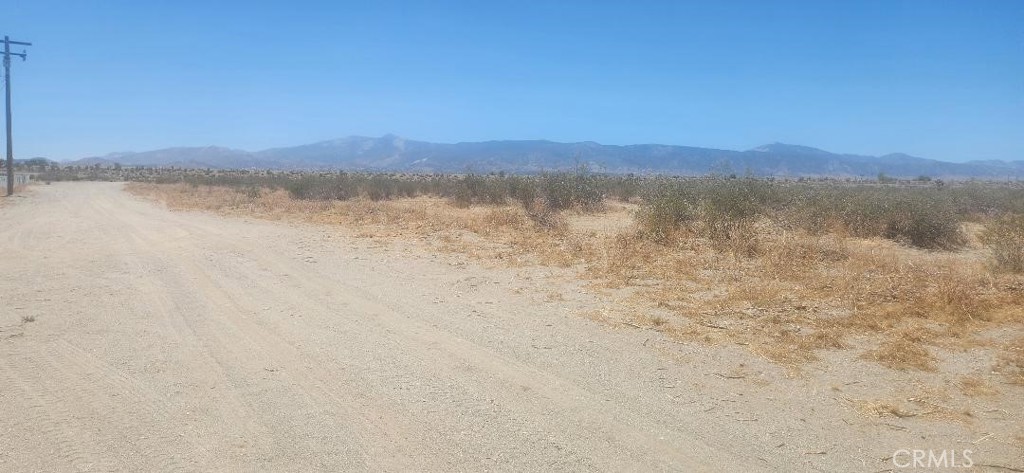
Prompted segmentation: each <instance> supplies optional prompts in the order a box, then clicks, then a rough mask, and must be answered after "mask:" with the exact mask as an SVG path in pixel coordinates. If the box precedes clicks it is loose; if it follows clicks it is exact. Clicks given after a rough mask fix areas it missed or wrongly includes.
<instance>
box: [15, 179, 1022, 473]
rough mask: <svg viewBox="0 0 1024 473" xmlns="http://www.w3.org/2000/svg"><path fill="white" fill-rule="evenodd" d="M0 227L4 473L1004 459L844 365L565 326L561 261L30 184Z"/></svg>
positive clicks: (573, 309) (683, 467)
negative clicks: (884, 416)
mask: <svg viewBox="0 0 1024 473" xmlns="http://www.w3.org/2000/svg"><path fill="white" fill-rule="evenodd" d="M0 223H2V226H0V247H2V248H3V249H4V252H3V254H4V258H3V261H4V263H3V268H2V269H0V470H3V471H178V470H185V471H211V470H219V471H231V470H247V471H253V470H257V471H311V470H324V471H351V470H374V471H377V470H388V471H399V470H400V471H441V470H448V471H450V470H471V471H486V470H518V471H550V470H573V471H578V470H591V471H623V470H632V471H884V470H887V469H891V468H893V464H892V462H891V460H889V459H888V457H890V456H891V455H892V454H893V453H894V452H895V451H897V450H899V449H934V450H940V449H943V450H954V449H955V450H964V449H969V450H973V451H974V452H975V453H974V454H973V457H974V461H975V462H977V463H982V462H986V463H991V464H998V465H1003V466H1010V467H1017V468H1020V467H1021V465H1020V464H1019V462H1018V463H1014V462H1017V460H1018V459H1019V458H1020V457H1019V454H1020V453H1021V452H1020V450H1019V444H1017V443H1014V440H1013V438H1012V437H1009V438H1007V436H1006V435H1004V433H1003V432H1002V431H1000V433H999V435H992V434H991V432H989V431H987V430H985V429H986V428H987V427H977V426H976V425H977V424H966V425H965V424H962V423H956V422H936V421H926V420H920V419H913V418H907V419H893V420H887V421H879V420H877V419H870V418H867V417H865V416H864V415H863V414H862V413H860V412H858V411H857V409H856V408H855V406H854V405H852V404H849V403H846V402H845V401H843V400H842V399H851V398H867V397H870V395H871V394H872V393H873V392H874V391H876V389H875V388H873V387H870V386H860V385H859V384H858V382H857V381H856V379H854V378H850V376H851V374H850V373H840V374H835V375H833V374H831V372H830V370H828V369H827V368H822V369H821V370H819V371H816V372H813V373H811V374H810V375H807V376H804V377H799V378H791V377H790V375H788V374H786V372H785V370H783V369H782V368H779V367H777V366H774V365H771V364H770V363H767V362H764V361H762V360H759V359H757V358H756V357H752V356H751V355H749V353H747V352H746V351H744V350H743V349H742V348H741V347H705V346H700V345H687V344H680V343H677V342H673V341H671V340H667V339H665V338H663V337H661V336H660V334H658V333H657V332H655V331H651V330H636V329H633V328H615V327H608V326H606V325H603V324H600V323H598V322H595V321H593V320H590V319H588V318H586V317H581V316H580V314H581V313H585V312H587V311H588V310H593V309H594V308H595V307H599V306H600V303H599V302H598V301H596V300H595V298H594V297H593V296H592V295H590V294H587V293H586V291H585V290H584V289H583V288H582V287H581V286H579V285H578V284H574V283H573V281H572V279H571V278H570V277H566V276H565V275H560V274H556V270H545V269H543V268H533V269H529V268H527V269H523V268H518V269H502V268H486V267H482V266H479V265H477V264H475V263H474V262H472V261H470V260H467V259H465V257H461V256H458V255H439V254H432V253H430V252H428V251H424V250H422V249H417V248H415V247H402V246H395V245H390V246H382V245H379V244H377V243H376V242H374V241H373V240H372V239H365V238H362V239H360V238H354V237H352V236H351V235H349V234H346V233H345V231H344V229H339V228H330V227H324V226H312V225H300V224H294V223H276V222H264V221H254V220H247V219H241V218H224V217H219V216H215V215H209V214H200V213H188V212H170V211H168V210H165V209H164V208H162V207H161V206H159V205H158V204H154V203H151V202H146V201H143V200H141V199H138V198H135V197H132V196H129V195H127V194H126V193H124V192H123V190H122V188H121V184H116V183H66V184H54V185H52V186H37V187H36V188H34V189H33V192H32V193H31V194H30V195H29V196H28V197H26V198H23V199H19V200H17V201H15V202H13V203H11V204H8V205H5V206H4V207H2V208H0ZM553 281H561V282H560V283H559V285H558V286H554V285H553V284H554V283H553ZM552 293H557V294H558V296H557V297H552ZM861 374H863V373H861ZM863 377H864V378H870V377H871V376H867V375H865V376H863ZM857 379H859V378H857ZM893 379H894V383H893V384H898V383H899V379H898V377H895V376H894V377H893ZM858 389H862V391H857V390H858ZM874 394H878V393H874ZM984 412H985V411H984V410H981V411H979V415H981V414H982V413H984ZM992 414H993V416H1003V417H1001V419H1003V421H1005V424H998V425H1001V426H1003V427H1001V428H1004V429H1006V428H1009V429H1011V430H1012V426H1013V425H1015V423H1017V422H1019V420H1020V417H1019V412H1006V411H1005V410H1004V411H1003V412H1002V413H999V412H993V413H992ZM1014 416H1016V417H1014ZM972 425H975V426H974V427H972ZM983 425H985V426H988V425H996V424H983ZM1006 425H1009V426H1010V427H1005V426H1006ZM1017 425H1019V424H1017ZM990 430H991V429H990ZM985 435H988V437H985ZM979 471H981V470H979Z"/></svg>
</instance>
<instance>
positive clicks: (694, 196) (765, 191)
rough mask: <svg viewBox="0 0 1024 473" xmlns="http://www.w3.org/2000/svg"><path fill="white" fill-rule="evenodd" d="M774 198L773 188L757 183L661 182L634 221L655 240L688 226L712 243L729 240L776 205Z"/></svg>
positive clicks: (721, 181) (738, 235)
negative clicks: (712, 241) (636, 220)
mask: <svg viewBox="0 0 1024 473" xmlns="http://www.w3.org/2000/svg"><path fill="white" fill-rule="evenodd" d="M777 194H778V192H777V189H776V186H775V185H774V184H772V183H769V182H766V181H760V180H756V179H711V180H689V181H663V182H658V183H656V184H655V185H653V186H651V188H650V189H649V190H648V192H647V193H645V195H644V200H643V204H642V205H641V207H640V210H639V212H638V215H637V217H638V221H639V224H640V227H641V229H642V230H643V231H644V232H645V233H647V234H649V235H651V236H654V237H656V238H664V237H666V236H668V235H670V234H672V233H674V232H675V231H676V230H677V229H679V228H680V227H682V226H690V227H692V228H693V229H694V230H696V231H697V232H698V233H699V234H700V235H701V236H703V237H706V238H709V239H711V240H714V241H724V240H732V239H735V238H740V237H742V236H743V235H746V234H747V233H748V232H747V231H745V229H749V227H750V225H751V224H752V222H753V221H754V220H756V219H757V218H758V217H760V216H762V215H765V214H766V213H768V211H769V209H771V208H772V207H773V206H774V205H776V204H777V203H778V202H777V201H778V200H779V198H778V195H777Z"/></svg>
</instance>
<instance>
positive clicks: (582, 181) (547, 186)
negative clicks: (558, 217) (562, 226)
mask: <svg viewBox="0 0 1024 473" xmlns="http://www.w3.org/2000/svg"><path fill="white" fill-rule="evenodd" d="M539 179H540V182H539V186H540V192H541V196H542V198H543V199H544V201H545V204H546V206H547V207H548V208H550V209H552V210H565V209H570V208H576V209H581V210H592V209H595V208H597V207H598V206H599V205H600V204H601V202H603V201H604V195H603V194H602V193H601V188H600V186H599V185H598V184H597V180H596V179H595V178H594V177H592V176H590V175H589V174H587V173H586V172H581V171H577V172H573V173H556V174H544V175H542V176H540V178H539Z"/></svg>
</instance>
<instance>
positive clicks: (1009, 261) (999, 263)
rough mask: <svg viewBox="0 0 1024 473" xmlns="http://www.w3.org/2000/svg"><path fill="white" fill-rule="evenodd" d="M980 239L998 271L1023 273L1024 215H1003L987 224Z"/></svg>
mask: <svg viewBox="0 0 1024 473" xmlns="http://www.w3.org/2000/svg"><path fill="white" fill-rule="evenodd" d="M981 240H982V241H983V242H984V243H985V244H986V245H988V247H989V248H990V249H991V250H992V260H993V265H994V266H995V268H996V269H998V270H1000V271H1007V272H1012V273H1024V215H1005V216H1003V217H1000V218H998V219H996V220H994V221H992V222H991V223H989V224H988V226H987V228H986V229H985V232H984V233H982V235H981Z"/></svg>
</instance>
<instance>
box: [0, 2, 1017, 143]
mask: <svg viewBox="0 0 1024 473" xmlns="http://www.w3.org/2000/svg"><path fill="white" fill-rule="evenodd" d="M207 3H211V4H215V5H213V6H211V5H209V4H207ZM0 21H2V22H0V34H8V35H10V36H11V38H12V39H16V40H27V41H32V42H34V43H35V45H34V46H33V47H31V48H29V59H28V61H27V62H24V63H22V62H21V61H20V60H19V61H16V62H15V64H14V78H13V83H14V89H13V90H14V93H15V133H16V135H15V147H16V156H18V157H32V156H47V157H51V158H54V159H73V158H80V157H85V156H91V155H99V154H105V153H108V152H112V151H126V150H135V151H143V150H148V149H156V148H163V147H170V146H202V145H222V146H228V147H233V148H242V149H248V150H258V149H263V148H268V147H277V146H291V145H298V144H305V143H309V142H314V141H319V140H326V139H333V138H338V137H342V136H347V135H368V136H378V135H383V134H385V133H396V134H399V135H402V136H405V137H408V138H411V139H420V140H428V141H441V142H458V141H480V140H491V139H550V140H556V141H587V140H593V141H597V142H601V143H606V144H632V143H665V144H683V145H694V146H706V147H715V148H725V149H748V148H752V147H755V146H758V145H760V144H764V143H770V142H774V141H780V142H786V143H795V144H803V145H808V146H815V147H819V148H823V149H827V150H830V151H836V152H849V153H861V154H875V155H877V154H885V153H890V152H906V153H910V154H914V155H918V156H924V157H931V158H936V159H944V160H953V161H959V160H965V159H1024V26H1022V25H1024V1H1007V2H995V1H982V0H976V1H963V2H949V1H946V2H941V1H919V2H917V1H878V2H874V1H849V0H847V1H835V2H833V1H806V2H784V1H751V2H741V1H734V2H728V1H722V2H711V1H707V2H692V3H691V2H645V1H633V2H600V1H591V2H570V1H558V2H556V1H540V2H526V1H518V2H499V1H493V2H492V1H483V2H479V1H477V2H400V3H399V2H395V3H390V2H351V3H350V2H341V1H338V2H329V1H325V2H304V1H289V2H258V1H248V2H230V1H222V2H191V1H183V0H182V1H108V2H102V1H88V2H86V1H64V2H56V1H48V0H14V1H13V2H11V1H10V0H8V1H6V2H4V8H3V16H2V17H0Z"/></svg>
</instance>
